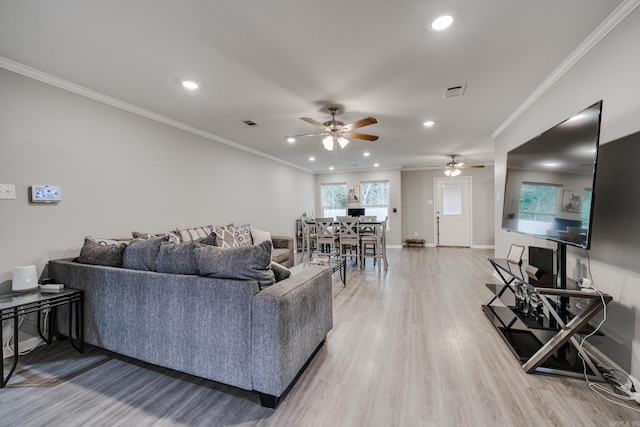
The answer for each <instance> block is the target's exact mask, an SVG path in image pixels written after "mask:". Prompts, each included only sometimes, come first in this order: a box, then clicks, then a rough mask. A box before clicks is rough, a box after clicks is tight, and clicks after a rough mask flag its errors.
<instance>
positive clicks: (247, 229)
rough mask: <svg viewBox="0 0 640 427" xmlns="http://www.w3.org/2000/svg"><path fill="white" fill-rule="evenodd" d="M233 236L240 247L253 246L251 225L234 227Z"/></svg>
mask: <svg viewBox="0 0 640 427" xmlns="http://www.w3.org/2000/svg"><path fill="white" fill-rule="evenodd" d="M233 236H234V237H235V239H236V242H237V245H238V246H249V245H253V239H252V238H251V224H249V223H248V222H245V223H244V224H242V225H241V226H240V227H234V229H233Z"/></svg>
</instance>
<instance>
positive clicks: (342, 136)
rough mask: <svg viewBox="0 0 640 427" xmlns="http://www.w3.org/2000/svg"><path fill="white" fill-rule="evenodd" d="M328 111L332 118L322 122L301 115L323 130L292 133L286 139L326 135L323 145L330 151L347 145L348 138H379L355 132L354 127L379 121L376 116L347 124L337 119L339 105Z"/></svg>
mask: <svg viewBox="0 0 640 427" xmlns="http://www.w3.org/2000/svg"><path fill="white" fill-rule="evenodd" d="M328 111H329V114H331V120H329V121H326V122H324V123H320V122H319V121H317V120H314V119H310V118H308V117H300V120H304V121H305V122H307V123H309V124H311V125H313V126H316V127H318V128H320V129H322V132H316V133H305V134H301V135H292V136H287V137H285V139H286V140H288V141H291V139H295V138H298V137H304V136H324V137H325V138H324V139H323V140H322V145H323V146H324V148H325V149H326V150H328V151H334V150H337V148H338V146H340V148H344V147H346V146H347V144H348V143H349V140H348V139H347V138H355V139H363V140H365V141H376V140H377V139H378V136H376V135H368V134H366V133H358V132H353V130H354V129H358V128H361V127H364V126H369V125H373V124H375V123H378V121H377V120H376V119H375V118H373V117H365V118H364V119H360V120H358V121H356V122H353V123H349V124H345V123H344V122H341V121H340V120H336V113H337V112H338V108H337V107H329V108H328Z"/></svg>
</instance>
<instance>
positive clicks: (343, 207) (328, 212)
mask: <svg viewBox="0 0 640 427" xmlns="http://www.w3.org/2000/svg"><path fill="white" fill-rule="evenodd" d="M346 215H347V184H322V217H324V218H335V217H337V216H346Z"/></svg>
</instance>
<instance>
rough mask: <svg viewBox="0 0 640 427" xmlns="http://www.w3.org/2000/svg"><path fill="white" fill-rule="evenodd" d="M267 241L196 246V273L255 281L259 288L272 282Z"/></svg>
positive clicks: (270, 247) (269, 249) (270, 246)
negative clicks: (225, 246)
mask: <svg viewBox="0 0 640 427" xmlns="http://www.w3.org/2000/svg"><path fill="white" fill-rule="evenodd" d="M271 249H272V245H271V242H270V241H269V242H263V243H261V244H260V245H258V246H241V247H236V248H229V249H221V248H217V247H212V246H201V247H199V248H196V251H195V252H196V262H197V263H198V269H199V271H200V274H201V275H203V276H208V277H217V278H220V279H236V280H256V281H257V282H258V285H259V286H260V289H264V288H266V287H267V286H270V285H272V284H274V283H275V277H274V275H273V271H272V270H271V268H270V265H271Z"/></svg>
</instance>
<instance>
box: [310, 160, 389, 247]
mask: <svg viewBox="0 0 640 427" xmlns="http://www.w3.org/2000/svg"><path fill="white" fill-rule="evenodd" d="M401 178H402V177H401V174H400V170H399V169H394V170H372V171H364V172H344V173H333V174H321V175H316V183H315V185H316V188H315V194H316V200H315V210H314V213H315V215H316V216H320V215H321V213H322V200H321V197H322V192H321V186H322V184H338V183H344V184H346V185H347V186H352V185H360V183H361V182H363V181H389V232H388V234H387V244H388V245H390V246H396V245H400V244H401V241H400V231H401V228H402V221H401V216H400V215H401V211H402V209H401V206H402V194H401V191H400V188H401V185H402V181H401ZM347 207H348V208H359V207H362V204H361V203H349V204H348V206H347ZM394 207H395V208H396V210H397V212H395V213H394V212H393V208H394ZM307 212H308V211H307Z"/></svg>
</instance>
